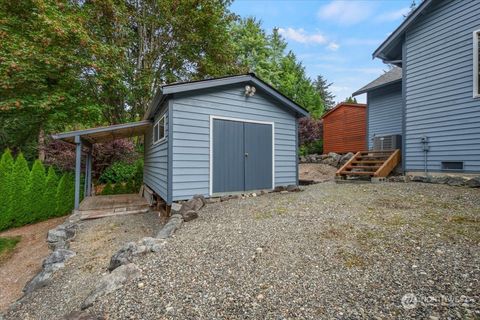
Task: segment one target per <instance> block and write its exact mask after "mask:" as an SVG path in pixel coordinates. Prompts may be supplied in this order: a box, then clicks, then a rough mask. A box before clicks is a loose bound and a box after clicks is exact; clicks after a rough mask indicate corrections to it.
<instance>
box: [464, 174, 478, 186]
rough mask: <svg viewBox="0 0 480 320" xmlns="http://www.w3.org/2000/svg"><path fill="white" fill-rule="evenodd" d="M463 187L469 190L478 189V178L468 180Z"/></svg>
mask: <svg viewBox="0 0 480 320" xmlns="http://www.w3.org/2000/svg"><path fill="white" fill-rule="evenodd" d="M465 185H466V186H468V187H470V188H480V176H479V177H473V178H471V179H469V180H468V181H467V182H465Z"/></svg>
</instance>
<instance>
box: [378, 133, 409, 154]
mask: <svg viewBox="0 0 480 320" xmlns="http://www.w3.org/2000/svg"><path fill="white" fill-rule="evenodd" d="M401 148H402V135H400V134H392V135H387V136H374V137H373V150H395V149H401Z"/></svg>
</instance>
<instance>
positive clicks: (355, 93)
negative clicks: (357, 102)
mask: <svg viewBox="0 0 480 320" xmlns="http://www.w3.org/2000/svg"><path fill="white" fill-rule="evenodd" d="M398 82H402V79H398V80H394V81H390V82H387V83H382V84H381V85H378V86H375V87H371V88H367V89H363V90H362V89H361V90H358V91H355V92H354V93H352V97H356V96H359V95H361V94H364V93H367V92H370V91H373V90H377V89H380V88H383V87H386V86H389V85H392V84H395V83H398Z"/></svg>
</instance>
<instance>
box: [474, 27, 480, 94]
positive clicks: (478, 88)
mask: <svg viewBox="0 0 480 320" xmlns="http://www.w3.org/2000/svg"><path fill="white" fill-rule="evenodd" d="M479 42H480V29H479V30H475V31H474V32H473V97H474V98H480V84H479V79H478V78H479V75H478V73H479V72H480V67H479V61H478V50H479V48H480V43H479Z"/></svg>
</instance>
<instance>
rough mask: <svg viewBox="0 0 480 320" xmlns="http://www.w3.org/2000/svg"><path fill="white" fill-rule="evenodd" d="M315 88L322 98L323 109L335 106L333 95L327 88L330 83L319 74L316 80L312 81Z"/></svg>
mask: <svg viewBox="0 0 480 320" xmlns="http://www.w3.org/2000/svg"><path fill="white" fill-rule="evenodd" d="M313 85H314V86H315V89H316V90H317V92H318V93H319V94H320V96H321V97H322V100H323V104H324V106H325V109H327V110H329V109H331V108H333V107H334V106H335V100H334V99H335V96H334V95H333V93H332V92H331V91H330V90H329V88H330V86H331V85H332V83H328V82H327V80H326V79H324V78H323V77H322V76H321V75H318V76H317V80H315V81H314V82H313Z"/></svg>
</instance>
